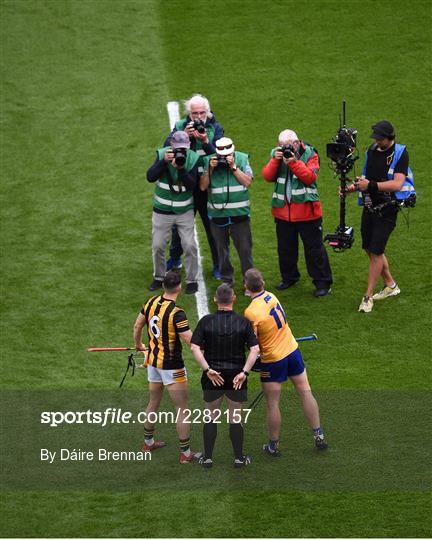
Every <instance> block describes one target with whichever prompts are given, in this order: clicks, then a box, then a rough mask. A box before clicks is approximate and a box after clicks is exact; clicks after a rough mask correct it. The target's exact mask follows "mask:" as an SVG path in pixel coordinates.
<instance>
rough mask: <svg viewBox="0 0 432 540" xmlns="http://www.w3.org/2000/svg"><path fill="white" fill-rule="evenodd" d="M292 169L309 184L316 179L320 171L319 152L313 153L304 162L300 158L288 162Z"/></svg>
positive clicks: (302, 180) (304, 182) (300, 178)
mask: <svg viewBox="0 0 432 540" xmlns="http://www.w3.org/2000/svg"><path fill="white" fill-rule="evenodd" d="M288 167H289V168H290V171H291V172H292V173H293V174H295V175H296V176H297V178H298V179H299V180H300V182H302V183H303V184H306V185H307V186H308V185H310V184H312V183H313V182H315V181H316V179H317V176H318V171H319V158H318V154H316V153H315V154H313V155H312V156H311V157H310V158H309V159H308V161H307V163H303V161H301V160H300V159H298V160H296V161H292V162H291V163H289V164H288Z"/></svg>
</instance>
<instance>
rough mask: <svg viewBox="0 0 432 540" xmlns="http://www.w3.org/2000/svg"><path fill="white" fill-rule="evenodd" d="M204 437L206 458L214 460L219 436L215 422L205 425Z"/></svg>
mask: <svg viewBox="0 0 432 540" xmlns="http://www.w3.org/2000/svg"><path fill="white" fill-rule="evenodd" d="M203 435H204V458H205V459H208V458H210V459H212V457H213V449H214V445H215V442H216V436H217V424H215V423H214V422H209V423H208V424H204V427H203Z"/></svg>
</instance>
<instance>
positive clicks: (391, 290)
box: [372, 284, 400, 300]
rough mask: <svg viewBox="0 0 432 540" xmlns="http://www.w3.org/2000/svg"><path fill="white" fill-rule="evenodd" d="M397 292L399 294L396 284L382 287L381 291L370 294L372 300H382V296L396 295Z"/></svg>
mask: <svg viewBox="0 0 432 540" xmlns="http://www.w3.org/2000/svg"><path fill="white" fill-rule="evenodd" d="M398 294H400V289H399V287H398V286H397V284H396V285H395V286H394V287H384V289H382V291H380V292H379V293H376V294H374V295H373V296H372V300H384V298H389V297H390V296H397V295H398Z"/></svg>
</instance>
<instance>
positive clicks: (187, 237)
mask: <svg viewBox="0 0 432 540" xmlns="http://www.w3.org/2000/svg"><path fill="white" fill-rule="evenodd" d="M194 224H195V216H194V211H193V210H188V211H187V212H185V213H184V214H157V213H156V212H153V216H152V248H153V276H154V279H157V280H159V281H163V279H164V277H165V273H166V261H165V251H166V247H167V244H168V241H169V240H170V239H171V229H172V227H173V225H177V230H178V233H179V235H180V239H181V245H182V246H183V251H184V254H185V267H186V283H194V282H196V281H197V279H198V249H197V245H196V242H195V234H194Z"/></svg>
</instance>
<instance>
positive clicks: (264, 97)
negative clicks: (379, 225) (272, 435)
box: [0, 0, 431, 537]
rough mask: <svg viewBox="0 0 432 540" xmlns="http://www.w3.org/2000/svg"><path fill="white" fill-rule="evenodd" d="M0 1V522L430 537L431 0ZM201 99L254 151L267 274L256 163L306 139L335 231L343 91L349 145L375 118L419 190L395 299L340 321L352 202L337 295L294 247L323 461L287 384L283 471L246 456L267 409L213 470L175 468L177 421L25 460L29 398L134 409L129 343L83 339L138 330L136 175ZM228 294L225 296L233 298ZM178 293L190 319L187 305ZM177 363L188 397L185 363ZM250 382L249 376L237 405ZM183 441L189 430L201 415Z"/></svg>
mask: <svg viewBox="0 0 432 540" xmlns="http://www.w3.org/2000/svg"><path fill="white" fill-rule="evenodd" d="M0 10H1V13H0V20H1V70H2V74H1V121H2V130H1V137H2V138H1V178H2V181H1V203H2V205H1V254H2V268H1V291H2V303H1V382H0V384H1V388H2V398H1V399H2V411H3V412H2V417H3V419H2V424H1V438H2V444H1V448H2V451H1V454H2V462H3V465H2V494H1V508H2V519H1V525H0V532H1V535H2V536H8V537H38V536H42V537H71V536H72V537H73V536H81V537H86V536H90V537H104V536H105V537H332V536H336V537H424V536H429V535H430V526H431V523H430V470H431V469H430V442H431V441H430V433H431V424H430V420H428V418H429V417H430V415H429V414H428V412H427V411H428V407H429V408H430V351H431V347H430V345H431V342H430V288H431V282H430V260H431V249H430V248H431V242H430V232H431V227H430V204H431V199H430V188H429V185H430V178H429V176H430V147H431V137H430V134H431V131H430V121H431V116H430V109H431V100H430V67H431V64H430V61H431V33H430V27H431V24H430V23H431V7H430V3H429V2H426V1H424V2H423V1H412V2H409V3H407V2H404V1H402V0H395V1H393V2H374V1H369V0H365V1H354V0H348V1H346V2H344V3H341V2H334V1H330V0H329V1H327V0H326V1H318V0H312V1H310V2H304V3H303V4H302V3H298V2H293V1H288V0H274V1H269V0H265V1H262V2H258V1H255V0H254V1H251V0H243V1H240V0H232V1H226V0H219V1H217V2H204V1H202V0H196V1H191V0H184V1H182V2H180V1H179V0H168V1H166V2H162V1H158V0H142V1H139V0H104V1H102V0H1V2H0ZM195 92H200V93H203V94H204V95H206V96H208V97H209V99H210V102H211V105H212V108H213V110H214V111H215V113H216V116H217V118H218V120H219V121H220V122H221V123H222V124H223V125H224V127H225V132H226V134H227V136H230V137H232V138H233V140H234V142H235V144H236V147H237V148H238V149H239V150H242V151H246V152H249V153H250V160H251V165H252V167H253V169H254V172H255V180H254V183H253V186H252V188H251V201H252V203H251V204H252V230H253V238H254V259H255V264H256V266H257V267H258V268H260V269H261V270H262V271H263V273H264V276H265V278H266V281H267V286H268V288H269V289H270V290H272V289H273V288H274V285H275V284H276V283H277V282H278V279H279V276H278V271H277V254H276V238H275V231H274V223H273V221H272V218H271V214H270V203H269V201H270V197H271V188H270V186H269V185H268V184H266V183H265V182H264V181H263V180H262V177H261V174H260V172H261V168H262V166H263V165H264V164H265V163H266V161H267V159H268V155H269V151H270V149H271V148H272V147H273V146H274V144H275V142H276V137H277V134H278V133H279V131H281V130H282V129H284V128H288V127H289V128H292V129H294V130H296V131H297V133H298V134H299V135H300V137H301V138H303V139H304V140H306V141H309V142H310V143H312V144H313V145H314V146H316V147H317V148H318V150H319V152H320V155H321V172H320V176H319V184H318V185H319V191H320V195H321V199H322V203H323V208H324V228H325V231H326V232H333V230H334V229H335V227H336V225H337V224H338V218H339V213H338V198H337V187H338V182H337V181H336V179H334V177H333V173H332V172H331V171H330V170H329V169H328V167H327V160H326V158H325V144H326V143H327V142H329V141H330V139H331V137H332V136H334V134H335V132H336V129H337V128H338V125H339V120H338V115H339V113H340V110H341V103H342V99H346V100H347V107H348V108H347V111H348V124H349V125H350V126H353V127H356V128H357V129H358V132H359V135H358V148H359V150H360V154H361V155H362V154H363V151H364V150H365V149H366V147H367V145H368V143H369V141H370V139H369V132H370V126H371V125H372V123H374V122H376V121H378V120H380V119H382V118H387V119H389V120H391V121H392V122H393V123H394V125H395V126H396V130H397V136H398V140H399V141H401V142H403V143H405V144H407V145H408V149H409V153H410V163H411V166H412V169H413V171H414V174H415V180H416V188H417V191H418V204H417V207H416V208H415V209H414V210H413V211H411V212H410V214H409V227H408V226H407V223H406V221H405V219H404V217H403V216H402V215H399V219H398V226H397V229H396V231H395V232H394V234H393V235H392V237H391V240H390V243H389V246H388V256H389V260H390V264H391V268H392V271H393V272H394V274H395V276H396V277H397V280H398V283H399V286H400V288H401V290H402V294H401V295H400V296H399V297H397V298H394V299H393V298H392V299H390V300H388V301H386V302H383V303H380V304H379V305H378V304H377V305H376V307H375V309H374V311H373V312H372V313H371V314H369V315H364V314H359V313H357V307H358V304H359V302H360V299H361V296H362V294H363V292H364V290H365V286H366V280H367V261H366V257H365V255H364V254H363V253H362V252H361V242H360V231H359V224H360V210H359V209H358V208H357V206H356V203H355V201H354V199H353V198H352V199H349V200H348V204H347V222H348V223H349V224H351V225H353V226H354V228H355V232H356V241H355V244H354V246H353V248H352V249H351V250H350V251H349V252H346V253H343V254H334V253H333V252H330V259H331V264H332V269H333V274H334V281H335V283H334V286H333V292H332V294H331V296H329V297H327V298H323V299H319V300H317V299H315V298H313V296H312V294H311V293H312V289H313V286H312V284H311V282H310V280H309V278H308V276H307V274H306V269H305V264H304V259H303V258H302V256H301V257H300V269H301V271H302V279H301V281H300V283H299V284H298V285H297V286H296V287H295V288H293V289H289V290H288V291H286V292H283V293H282V294H280V295H279V298H280V300H281V301H282V303H283V305H284V307H285V309H286V312H287V314H288V316H289V319H290V324H291V327H292V329H293V331H294V334H295V335H297V336H299V335H304V334H309V333H312V332H316V333H317V334H318V336H319V338H320V340H319V342H317V343H306V344H304V345H302V351H303V353H304V356H305V360H306V362H307V365H308V370H309V375H310V380H311V383H312V386H313V388H314V390H315V392H316V394H317V397H318V399H319V402H320V407H321V411H322V423H323V426H324V428H325V429H326V432H327V437H328V440H329V444H330V445H331V448H330V450H329V452H328V454H327V455H325V456H322V455H318V456H317V455H316V454H315V453H313V452H312V448H311V440H310V434H309V433H308V430H307V428H306V425H305V422H304V420H303V419H302V416H301V410H300V406H299V403H298V400H297V399H296V397H295V395H294V393H293V391H292V389H291V388H289V389H287V390H286V391H285V393H284V395H283V401H282V410H283V417H284V423H283V432H282V440H281V444H282V449H283V451H284V459H283V460H280V462H278V463H269V462H268V461H266V460H265V459H264V456H262V455H261V454H260V446H261V444H262V442H263V441H264V440H265V419H264V407H263V404H261V405H260V406H259V407H258V408H257V409H256V411H254V413H253V415H252V416H251V420H250V423H248V425H247V427H246V445H247V449H248V451H249V452H250V453H251V454H252V455H253V456H254V457H255V458H256V459H255V462H254V464H253V465H252V466H251V467H250V468H248V469H247V470H245V471H233V470H232V464H231V455H230V450H229V447H228V446H229V445H228V435H227V430H226V426H223V427H221V429H220V434H219V438H218V443H217V454H216V455H217V460H218V461H217V464H216V465H217V466H216V465H215V467H214V468H213V469H212V471H210V472H209V474H204V471H202V470H201V469H200V468H199V467H190V468H186V467H183V468H180V466H179V465H177V463H176V458H177V442H176V436H175V431H174V428H173V426H161V428H160V433H161V434H162V435H163V436H164V437H166V440H167V441H168V442H169V447H168V448H167V449H165V450H164V451H163V452H162V451H161V453H160V454H159V455H158V456H156V455H155V457H154V460H153V461H152V463H151V464H140V465H139V466H137V464H131V465H127V466H126V465H125V466H121V465H119V464H113V465H112V466H111V465H105V466H100V467H96V466H95V467H92V466H87V467H86V466H84V465H77V466H71V467H69V468H68V467H63V468H57V469H56V468H52V469H49V466H47V465H46V464H45V465H44V464H40V463H39V464H37V465H36V462H37V459H36V458H37V457H38V452H39V448H40V445H41V444H43V442H44V440H43V437H44V434H46V433H47V431H43V430H41V428H40V426H38V422H37V417H35V415H34V411H35V410H37V407H43V406H44V404H50V405H51V404H55V403H57V405H59V406H60V404H61V405H62V406H63V408H67V404H69V405H70V407H71V408H72V409H74V408H75V405H76V404H77V403H86V400H87V403H90V402H91V404H92V406H93V407H94V408H97V407H98V405H100V404H101V403H105V402H106V403H107V404H109V403H110V402H111V403H112V402H114V401H116V400H117V402H118V403H121V405H122V407H123V408H124V409H127V408H128V407H131V406H133V407H136V408H138V409H139V408H140V406H141V407H142V405H143V404H145V399H146V383H145V376H144V373H139V374H137V375H136V376H135V377H134V378H128V380H127V382H126V386H125V387H124V388H123V389H122V390H121V391H117V390H116V388H117V385H118V382H119V380H120V377H121V375H122V372H123V370H124V368H125V362H126V355H125V354H117V353H112V354H108V355H105V356H103V355H89V354H87V353H86V352H85V349H86V348H87V347H89V346H92V345H95V346H96V345H111V344H112V345H116V344H126V345H128V344H131V329H132V324H133V321H134V319H135V317H136V314H137V313H138V311H139V309H140V306H141V304H142V302H143V301H144V300H145V299H146V298H147V297H148V292H147V290H146V288H147V285H148V284H149V282H150V281H151V279H152V264H151V230H150V223H151V207H152V203H151V198H152V186H151V185H150V184H148V183H147V181H146V179H145V172H146V169H147V168H148V167H149V165H150V164H151V163H152V161H153V159H154V151H155V149H156V148H158V147H159V146H160V145H161V143H162V141H163V140H164V138H165V137H166V135H167V133H168V119H167V114H166V109H165V105H166V103H167V101H169V100H177V101H180V100H182V99H185V98H187V97H189V96H190V95H191V94H192V93H195ZM360 167H361V166H360V164H359V165H357V167H356V169H357V173H359V171H360ZM199 233H200V237H201V249H202V252H203V256H204V260H203V264H204V274H205V277H206V282H207V286H208V291H209V300H210V301H211V298H212V296H211V295H212V292H213V290H214V288H215V287H216V285H217V282H215V281H214V280H213V279H212V277H211V259H210V258H209V250H208V246H207V245H206V242H205V241H204V239H203V238H204V237H203V231H202V227H201V225H200V224H199ZM234 260H235V261H237V259H236V257H234ZM236 264H237V266H238V263H236ZM238 278H239V279H238V282H240V276H238ZM237 293H238V304H237V309H238V311H242V310H243V309H244V308H245V307H246V305H247V299H246V298H245V297H244V296H243V295H242V291H241V288H240V287H237ZM179 304H180V305H181V306H183V307H184V308H185V310H186V312H187V313H188V316H189V319H190V321H191V325H192V326H193V327H194V325H195V323H196V319H197V317H196V312H195V303H194V300H193V298H190V297H187V296H185V295H181V297H180V298H179ZM185 357H186V362H187V366H188V370H189V373H190V379H191V385H190V386H191V403H192V404H193V405H194V406H196V407H199V406H200V405H201V399H200V393H199V376H200V373H199V370H198V368H197V367H196V366H195V365H194V362H193V360H192V358H191V355H190V354H189V353H186V354H185ZM258 387H259V385H258V382H257V379H253V378H252V377H251V385H250V388H251V391H250V396H251V397H253V396H254V395H255V393H256V392H258ZM110 400H111V401H110ZM164 406H166V408H167V409H169V408H170V404H169V402H168V401H167V400H166V401H165V402H164ZM58 429H60V428H58ZM55 433H56V435H55V437H57V439H55V442H56V443H58V444H59V445H61V444H64V443H65V442H68V443H70V444H74V445H76V444H78V443H77V441H79V437H78V438H77V436H78V435H79V436H80V437H81V441H82V442H81V443H80V444H81V445H82V446H83V447H85V444H86V443H87V444H91V445H94V446H95V447H96V446H97V445H103V444H105V442H106V440H105V438H108V439H107V440H109V442H110V443H112V444H113V445H116V444H120V443H122V444H123V447H124V445H125V444H127V445H128V447H130V448H131V449H136V448H138V446H139V443H140V440H141V437H142V434H141V431H140V428H139V427H138V426H136V427H134V428H133V429H132V430H117V431H116V430H111V431H110V432H109V434H108V432H107V431H104V430H99V431H97V430H95V429H89V430H87V431H86V430H84V431H82V432H79V431H75V432H74V431H73V429H72V428H70V429H63V430H62V431H57V432H55ZM77 434H78V435H77ZM52 436H53V435H52V433H50V437H52ZM192 436H193V441H194V447H198V446H200V444H201V428H200V426H199V425H195V426H193V429H192ZM48 438H49V437H48ZM123 447H122V448H123ZM234 472H236V473H237V472H240V474H234ZM243 473H244V474H243Z"/></svg>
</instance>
